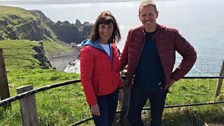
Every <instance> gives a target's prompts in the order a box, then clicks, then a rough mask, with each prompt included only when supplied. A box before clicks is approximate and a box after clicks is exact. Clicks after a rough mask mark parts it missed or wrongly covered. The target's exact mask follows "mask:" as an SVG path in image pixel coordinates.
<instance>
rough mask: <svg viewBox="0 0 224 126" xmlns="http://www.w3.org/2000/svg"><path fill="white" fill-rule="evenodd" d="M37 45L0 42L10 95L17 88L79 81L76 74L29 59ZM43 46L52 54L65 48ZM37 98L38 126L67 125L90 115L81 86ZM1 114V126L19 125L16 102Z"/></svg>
mask: <svg viewBox="0 0 224 126" xmlns="http://www.w3.org/2000/svg"><path fill="white" fill-rule="evenodd" d="M38 44H39V43H38V42H35V41H29V40H4V41H0V48H3V52H4V58H5V64H6V69H7V75H8V82H9V87H10V94H11V96H14V95H16V88H18V87H20V86H24V85H33V86H34V88H38V87H42V86H46V85H50V84H54V83H58V82H64V81H68V80H75V79H79V75H77V74H74V73H64V72H60V71H57V70H54V69H51V68H50V69H41V67H40V66H39V61H38V60H36V59H35V58H34V57H33V56H32V55H33V53H35V51H34V50H33V49H32V48H33V46H36V45H38ZM44 47H45V49H46V50H49V52H51V53H52V52H54V51H59V50H65V49H67V48H65V47H63V46H61V45H59V44H58V45H57V44H56V43H55V42H53V41H47V42H45V44H44ZM36 99H37V108H38V116H39V120H40V124H41V126H49V125H55V124H59V125H68V124H69V123H73V122H75V121H78V120H80V119H82V118H84V117H88V116H89V113H88V107H87V105H86V102H85V97H84V94H83V92H82V88H81V85H80V84H71V85H68V86H64V87H60V88H56V89H51V90H48V91H44V92H42V93H38V94H36ZM83 106H86V107H83ZM77 110H80V111H77ZM0 113H3V114H0V126H3V125H4V126H5V125H9V126H14V125H16V126H19V125H21V117H20V112H19V104H18V102H13V103H12V109H11V110H8V111H5V112H3V110H2V108H1V107H0Z"/></svg>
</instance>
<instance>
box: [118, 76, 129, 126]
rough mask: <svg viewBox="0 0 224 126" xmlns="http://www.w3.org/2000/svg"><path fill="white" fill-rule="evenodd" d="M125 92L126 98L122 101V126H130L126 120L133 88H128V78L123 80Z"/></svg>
mask: <svg viewBox="0 0 224 126" xmlns="http://www.w3.org/2000/svg"><path fill="white" fill-rule="evenodd" d="M123 87H124V88H123V91H124V98H123V100H122V108H121V109H122V111H121V115H120V124H121V125H122V126H129V125H130V124H129V123H128V121H127V119H126V114H127V110H128V106H129V98H130V90H131V87H130V86H129V87H126V78H125V79H123Z"/></svg>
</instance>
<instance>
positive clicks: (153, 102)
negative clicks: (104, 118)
mask: <svg viewBox="0 0 224 126" xmlns="http://www.w3.org/2000/svg"><path fill="white" fill-rule="evenodd" d="M158 14H159V12H158V11H157V7H156V4H155V2H154V1H153V0H145V1H143V2H141V4H140V7H139V19H140V21H141V22H142V24H143V25H141V26H139V27H137V28H134V29H131V30H129V33H128V36H127V40H126V43H125V46H124V50H123V53H122V55H121V59H120V61H121V66H120V67H121V70H122V69H123V68H124V67H125V66H126V65H128V66H127V81H126V86H127V87H128V88H131V95H130V101H129V107H128V113H127V120H128V121H129V123H130V124H131V125H132V126H144V124H143V122H142V120H141V110H142V108H143V107H144V105H145V103H146V101H147V100H148V99H149V101H150V107H151V126H162V113H163V108H164V105H165V100H166V94H167V92H168V89H169V87H170V86H171V85H172V84H173V83H174V82H175V81H177V80H179V79H181V78H182V77H184V76H185V75H186V74H187V73H188V72H189V71H190V69H191V68H192V66H193V65H194V63H195V61H196V51H195V50H194V48H193V47H192V45H191V44H190V43H189V42H188V41H187V40H185V38H183V37H182V36H181V35H180V34H179V32H178V31H177V30H176V29H174V28H168V27H166V26H162V25H160V24H158V23H157V22H156V19H157V18H158ZM176 52H178V53H179V54H180V55H181V56H182V58H183V59H182V61H181V63H180V64H179V66H178V67H177V68H175V69H174V70H173V68H174V64H175V53H176Z"/></svg>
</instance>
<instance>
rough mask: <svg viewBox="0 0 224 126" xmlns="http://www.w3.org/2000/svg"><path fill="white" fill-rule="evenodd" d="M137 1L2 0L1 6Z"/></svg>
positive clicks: (125, 0) (126, 0)
mask: <svg viewBox="0 0 224 126" xmlns="http://www.w3.org/2000/svg"><path fill="white" fill-rule="evenodd" d="M128 1H136V0H0V4H71V3H107V2H128Z"/></svg>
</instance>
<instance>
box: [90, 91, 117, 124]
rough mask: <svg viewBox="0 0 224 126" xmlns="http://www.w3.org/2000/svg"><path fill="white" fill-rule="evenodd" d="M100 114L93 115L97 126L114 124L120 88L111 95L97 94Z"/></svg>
mask: <svg viewBox="0 0 224 126" xmlns="http://www.w3.org/2000/svg"><path fill="white" fill-rule="evenodd" d="M97 103H98V105H99V109H100V116H95V115H93V119H94V123H95V125H96V126H112V122H113V119H114V116H115V113H116V109H117V103H118V90H116V91H115V92H113V93H112V94H109V95H104V96H97Z"/></svg>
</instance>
